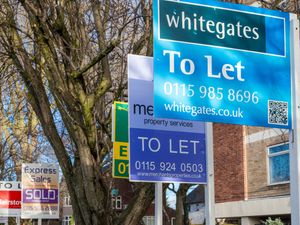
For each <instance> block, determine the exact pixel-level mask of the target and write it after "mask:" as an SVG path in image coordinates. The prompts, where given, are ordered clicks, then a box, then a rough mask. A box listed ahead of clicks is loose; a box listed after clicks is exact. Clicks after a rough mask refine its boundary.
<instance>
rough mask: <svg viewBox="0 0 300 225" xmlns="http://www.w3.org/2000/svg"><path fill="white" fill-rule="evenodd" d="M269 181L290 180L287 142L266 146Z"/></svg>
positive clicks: (272, 182)
mask: <svg viewBox="0 0 300 225" xmlns="http://www.w3.org/2000/svg"><path fill="white" fill-rule="evenodd" d="M268 159H269V160H268V163H269V183H270V184H278V183H287V182H289V180H290V159H289V144H288V143H285V144H280V145H274V146H271V147H269V148H268Z"/></svg>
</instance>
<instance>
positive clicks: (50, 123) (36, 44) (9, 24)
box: [0, 0, 154, 225]
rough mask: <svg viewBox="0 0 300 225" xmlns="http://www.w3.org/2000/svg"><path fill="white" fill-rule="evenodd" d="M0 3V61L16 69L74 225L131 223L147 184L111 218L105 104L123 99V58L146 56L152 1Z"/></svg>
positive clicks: (149, 188)
mask: <svg viewBox="0 0 300 225" xmlns="http://www.w3.org/2000/svg"><path fill="white" fill-rule="evenodd" d="M0 3H1V4H0V21H1V22H0V43H1V46H2V47H3V51H1V53H0V54H1V55H0V57H1V59H2V60H3V61H5V62H7V63H9V64H11V65H12V66H13V67H14V69H15V70H16V71H17V75H18V79H19V81H20V83H22V84H23V86H21V87H20V88H21V89H17V90H22V91H23V92H24V93H25V95H26V96H25V97H26V101H28V103H29V104H30V107H31V108H32V110H33V111H34V113H35V115H36V116H37V118H38V120H39V123H40V125H41V127H42V129H43V132H44V134H45V136H46V137H47V139H48V141H49V143H50V144H51V146H52V148H53V150H54V152H55V154H56V156H57V159H58V161H59V164H60V167H61V169H62V171H63V174H64V177H65V180H66V183H67V187H68V190H69V193H70V196H71V200H72V205H73V210H74V216H75V221H76V224H78V225H81V224H86V225H97V224H107V225H109V224H122V225H127V224H131V225H134V224H137V223H138V222H139V221H140V219H141V218H142V216H143V214H144V213H145V211H146V209H147V207H148V206H149V205H150V203H151V201H152V200H153V195H154V191H153V185H151V184H139V185H137V186H136V192H135V193H136V195H135V197H134V198H133V200H132V203H131V204H130V205H129V206H128V208H127V210H124V212H123V213H122V214H121V215H116V214H115V212H114V211H113V210H112V207H111V198H110V193H109V188H108V185H107V182H106V178H105V177H106V176H105V173H106V171H104V170H103V169H102V165H103V161H104V159H105V158H106V157H107V156H108V155H109V152H110V151H111V147H112V144H111V142H110V104H111V103H112V101H113V100H114V99H122V98H123V99H124V98H126V92H124V89H125V88H126V85H127V83H126V73H125V71H126V69H125V68H126V54H128V53H130V52H131V53H134V52H136V53H141V52H142V53H144V54H152V48H151V38H149V37H150V36H151V27H152V25H151V10H150V9H151V2H149V1H144V0H141V1H121V0H113V1H111V0H103V1H99V0H74V1H63V0H58V1H57V0H46V1H38V0H26V1H25V0H1V1H0ZM23 89H24V90H23ZM18 126H23V125H22V124H19V125H18ZM63 132H64V134H65V136H66V135H67V139H68V141H69V142H66V141H65V140H64V138H63V135H62V133H63ZM70 144H71V145H72V149H73V150H74V151H72V152H70V151H69V146H68V145H70Z"/></svg>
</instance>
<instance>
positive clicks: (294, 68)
mask: <svg viewBox="0 0 300 225" xmlns="http://www.w3.org/2000/svg"><path fill="white" fill-rule="evenodd" d="M290 16H291V23H290V24H291V33H290V34H291V72H292V73H291V74H292V80H293V82H292V85H293V86H292V88H293V93H292V96H293V109H292V110H293V130H291V131H290V138H289V140H290V179H291V180H290V188H291V222H292V224H300V189H299V187H300V177H299V175H300V153H299V151H300V141H299V135H300V133H299V132H300V123H299V121H298V120H299V119H300V89H299V88H300V77H299V76H300V74H299V72H300V70H299V61H300V51H299V21H298V20H297V16H296V15H295V14H290Z"/></svg>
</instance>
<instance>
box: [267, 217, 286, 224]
mask: <svg viewBox="0 0 300 225" xmlns="http://www.w3.org/2000/svg"><path fill="white" fill-rule="evenodd" d="M262 223H263V224H265V225H284V223H283V222H282V221H281V219H280V218H276V219H275V220H272V219H271V218H270V217H269V218H268V219H267V220H266V221H262Z"/></svg>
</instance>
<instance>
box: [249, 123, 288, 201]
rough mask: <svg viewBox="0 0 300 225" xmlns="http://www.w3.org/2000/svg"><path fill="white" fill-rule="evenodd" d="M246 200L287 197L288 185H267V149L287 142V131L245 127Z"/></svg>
mask: <svg viewBox="0 0 300 225" xmlns="http://www.w3.org/2000/svg"><path fill="white" fill-rule="evenodd" d="M245 134H246V135H245V144H246V157H247V186H248V198H249V199H254V198H262V197H272V196H284V195H288V194H289V193H290V192H289V184H278V185H269V184H268V164H267V156H268V155H267V147H268V146H272V145H275V144H280V143H284V142H287V141H288V131H287V130H281V129H269V128H259V127H245Z"/></svg>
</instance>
